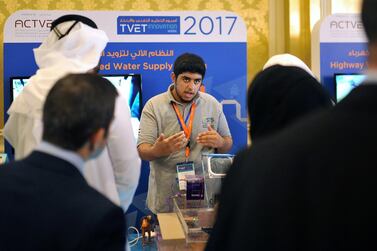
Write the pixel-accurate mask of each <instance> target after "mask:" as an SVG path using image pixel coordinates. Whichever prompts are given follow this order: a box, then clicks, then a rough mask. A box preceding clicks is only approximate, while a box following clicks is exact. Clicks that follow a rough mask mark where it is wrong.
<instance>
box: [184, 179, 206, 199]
mask: <svg viewBox="0 0 377 251" xmlns="http://www.w3.org/2000/svg"><path fill="white" fill-rule="evenodd" d="M186 182H187V188H186V199H187V200H203V199H204V177H202V176H197V175H186Z"/></svg>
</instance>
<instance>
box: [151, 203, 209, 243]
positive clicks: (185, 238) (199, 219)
mask: <svg viewBox="0 0 377 251" xmlns="http://www.w3.org/2000/svg"><path fill="white" fill-rule="evenodd" d="M173 207H174V212H173V213H163V214H157V217H158V221H159V223H160V229H159V232H160V234H157V246H158V249H159V250H204V248H205V246H206V243H207V240H208V237H209V234H208V230H210V229H212V226H213V223H214V209H213V208H209V207H207V206H206V204H205V203H204V201H203V200H202V201H187V200H186V199H185V198H184V197H176V198H174V199H173Z"/></svg>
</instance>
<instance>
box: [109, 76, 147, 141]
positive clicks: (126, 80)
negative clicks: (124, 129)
mask: <svg viewBox="0 0 377 251" xmlns="http://www.w3.org/2000/svg"><path fill="white" fill-rule="evenodd" d="M103 77H104V78H106V79H108V80H109V81H110V82H111V83H112V84H113V85H114V86H115V87H116V88H117V90H118V92H120V93H122V96H124V97H127V98H128V105H129V107H130V111H131V122H132V128H133V132H134V136H135V139H136V138H137V135H138V132H139V125H140V116H141V110H142V99H141V87H142V85H141V75H140V74H126V75H103Z"/></svg>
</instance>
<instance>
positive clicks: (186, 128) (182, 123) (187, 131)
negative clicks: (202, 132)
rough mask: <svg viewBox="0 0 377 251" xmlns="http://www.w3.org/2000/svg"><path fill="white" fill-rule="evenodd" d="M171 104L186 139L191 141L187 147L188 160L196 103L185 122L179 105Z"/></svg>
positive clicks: (193, 104)
mask: <svg viewBox="0 0 377 251" xmlns="http://www.w3.org/2000/svg"><path fill="white" fill-rule="evenodd" d="M171 104H172V106H173V109H174V111H175V114H176V115H177V118H178V122H179V124H180V126H181V128H182V129H183V131H184V132H185V136H186V139H187V140H188V141H189V142H188V144H187V146H186V149H185V156H186V160H187V159H188V157H189V156H190V136H191V132H192V124H193V121H194V116H195V109H196V104H195V102H193V103H192V105H191V107H190V112H189V114H188V115H187V117H186V120H185V121H184V120H183V116H182V114H181V113H180V112H179V109H178V106H177V104H176V103H174V102H172V103H171ZM187 118H189V121H188V125H187V126H186V123H187Z"/></svg>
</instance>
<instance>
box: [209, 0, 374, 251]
mask: <svg viewBox="0 0 377 251" xmlns="http://www.w3.org/2000/svg"><path fill="white" fill-rule="evenodd" d="M376 13H377V1H375V0H364V1H363V7H362V21H363V24H364V27H365V31H366V34H367V37H368V40H369V59H368V65H369V71H368V77H367V79H366V80H365V82H364V83H363V84H361V85H360V86H359V87H357V88H355V89H354V90H353V91H352V92H351V93H350V94H349V95H348V96H347V97H346V98H345V99H343V101H341V102H340V103H339V104H338V105H337V106H335V107H334V108H333V109H330V110H326V111H323V112H321V113H317V114H314V115H312V116H311V117H310V118H307V119H305V120H303V121H300V122H297V123H296V124H294V125H292V126H289V127H288V128H286V129H284V130H283V131H281V132H279V133H278V134H275V135H273V136H271V137H266V138H264V139H263V140H261V141H258V142H257V143H256V144H255V145H253V147H252V148H250V149H248V150H246V151H244V152H242V153H240V154H239V155H238V156H237V157H236V158H235V161H234V165H233V166H232V168H230V170H229V173H228V175H227V177H226V178H225V182H224V186H223V191H222V194H221V198H220V205H219V211H218V215H217V222H216V223H215V226H214V229H213V232H212V235H211V237H210V239H209V242H208V244H207V248H206V249H207V250H376V249H377V242H376V234H375V232H376V231H375V229H376V225H377V219H376V212H377V201H376V197H377V196H376V195H377V182H376V179H377V169H376V166H377V164H376V163H377V157H376V152H377V147H376V142H377V129H376V128H377V15H376Z"/></svg>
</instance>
